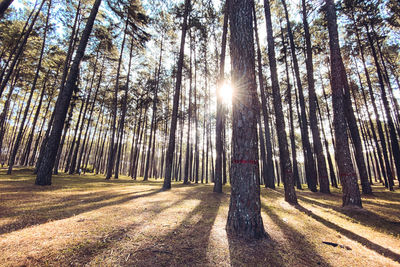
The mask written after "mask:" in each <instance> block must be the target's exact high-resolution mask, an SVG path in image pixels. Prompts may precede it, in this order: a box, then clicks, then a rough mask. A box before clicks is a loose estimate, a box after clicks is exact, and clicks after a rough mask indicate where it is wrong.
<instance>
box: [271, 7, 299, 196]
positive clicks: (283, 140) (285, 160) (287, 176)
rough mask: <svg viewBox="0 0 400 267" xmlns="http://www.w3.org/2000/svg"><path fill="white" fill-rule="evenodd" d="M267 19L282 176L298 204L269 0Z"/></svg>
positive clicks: (286, 194)
mask: <svg viewBox="0 0 400 267" xmlns="http://www.w3.org/2000/svg"><path fill="white" fill-rule="evenodd" d="M264 11H265V21H266V27H267V42H268V59H269V66H270V71H271V81H272V92H273V102H274V109H275V118H276V132H277V135H278V143H279V159H280V164H281V177H282V179H283V181H284V184H285V200H286V201H287V202H289V203H291V204H297V196H296V191H294V187H293V186H294V182H293V172H292V163H291V161H290V156H289V149H288V143H287V135H286V130H285V119H284V116H283V110H282V98H281V93H280V89H279V81H278V70H277V66H276V57H275V44H274V36H273V31H272V21H271V9H270V4H269V0H264Z"/></svg>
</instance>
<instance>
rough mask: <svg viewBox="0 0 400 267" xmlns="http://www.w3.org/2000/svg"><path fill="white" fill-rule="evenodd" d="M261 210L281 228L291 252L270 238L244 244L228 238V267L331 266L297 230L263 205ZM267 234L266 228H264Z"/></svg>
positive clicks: (241, 241)
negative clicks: (229, 265) (229, 263)
mask: <svg viewBox="0 0 400 267" xmlns="http://www.w3.org/2000/svg"><path fill="white" fill-rule="evenodd" d="M261 208H262V209H263V210H264V211H265V212H266V214H267V215H268V216H269V217H270V218H271V220H272V221H273V222H274V223H275V224H276V225H277V226H278V227H279V228H281V230H282V232H283V233H284V235H285V237H286V240H287V241H288V243H289V246H290V249H288V250H287V248H284V247H282V245H281V244H280V242H277V241H275V240H273V239H264V240H260V241H254V242H244V241H243V240H238V239H237V238H232V237H229V236H228V239H229V250H230V257H231V265H233V266H243V265H258V266H259V265H260V263H261V265H262V266H294V265H301V266H330V264H329V263H327V262H326V261H325V259H324V258H323V257H322V256H320V255H319V254H318V253H317V251H316V248H315V247H314V246H313V245H312V244H311V243H309V242H307V239H306V237H305V236H304V235H303V234H301V233H300V232H299V231H298V230H296V229H294V228H293V227H291V226H290V225H288V224H287V223H285V222H284V221H283V220H281V218H279V216H278V215H277V214H276V213H275V212H274V211H273V209H271V208H270V207H268V206H266V205H265V204H264V203H261ZM267 232H268V229H267Z"/></svg>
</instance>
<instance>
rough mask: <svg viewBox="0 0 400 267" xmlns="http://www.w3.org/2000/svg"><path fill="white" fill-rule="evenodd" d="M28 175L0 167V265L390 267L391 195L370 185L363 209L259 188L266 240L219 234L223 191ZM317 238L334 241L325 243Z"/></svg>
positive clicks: (398, 205) (394, 234)
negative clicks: (43, 182)
mask: <svg viewBox="0 0 400 267" xmlns="http://www.w3.org/2000/svg"><path fill="white" fill-rule="evenodd" d="M33 183H34V176H33V175H32V170H28V169H19V170H18V169H17V170H16V171H15V172H14V174H13V175H12V176H7V175H5V169H1V170H0V251H1V253H0V265H1V266H46V265H48V266H363V267H365V266H400V214H399V211H400V191H399V190H398V191H396V192H389V191H386V190H384V188H382V187H380V186H374V187H373V190H374V192H375V193H374V196H368V197H363V205H364V209H359V210H349V209H343V208H341V207H340V203H341V194H340V191H338V190H334V192H333V193H332V194H331V195H328V196H326V195H323V194H320V193H312V192H309V191H307V190H304V191H300V192H299V191H298V198H299V203H300V205H299V206H297V207H293V206H290V205H288V204H287V203H286V202H285V201H284V200H283V188H282V187H280V188H278V189H277V190H270V189H265V188H262V190H261V192H262V196H261V199H262V214H263V220H264V226H265V229H266V231H267V233H268V235H269V238H268V239H264V240H260V241H253V242H245V241H243V240H237V239H235V238H232V237H228V236H227V235H226V232H225V222H226V216H227V213H228V204H229V187H225V188H224V194H222V195H218V194H214V193H212V187H211V186H210V185H201V184H191V185H187V186H184V185H181V184H177V183H174V184H173V189H172V190H170V191H167V192H162V191H160V190H159V189H160V188H161V185H162V182H161V181H159V180H158V181H157V180H150V181H149V182H141V181H132V180H131V179H129V178H128V177H122V178H120V179H119V180H111V181H106V180H104V178H103V177H102V176H95V175H83V176H69V175H59V176H55V177H54V183H53V185H52V186H50V187H38V186H34V185H33ZM323 242H331V243H335V244H338V246H336V247H334V246H331V245H327V244H325V243H323Z"/></svg>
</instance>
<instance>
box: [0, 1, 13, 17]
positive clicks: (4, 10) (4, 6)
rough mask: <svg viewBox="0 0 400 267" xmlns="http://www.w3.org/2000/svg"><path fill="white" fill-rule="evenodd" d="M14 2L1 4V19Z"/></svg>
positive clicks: (2, 2)
mask: <svg viewBox="0 0 400 267" xmlns="http://www.w3.org/2000/svg"><path fill="white" fill-rule="evenodd" d="M13 1H14V0H3V1H1V2H0V18H1V17H3V15H4V12H6V10H7V8H8V7H9V6H10V5H11V3H12V2H13Z"/></svg>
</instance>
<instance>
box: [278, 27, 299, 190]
mask: <svg viewBox="0 0 400 267" xmlns="http://www.w3.org/2000/svg"><path fill="white" fill-rule="evenodd" d="M281 38H282V45H283V58H284V61H285V72H286V83H287V89H286V90H287V98H288V104H289V124H290V130H289V131H290V144H291V149H292V163H293V180H294V182H295V183H296V186H297V189H302V188H301V182H300V175H299V168H298V164H297V153H296V140H295V137H294V118H293V105H292V89H291V88H292V87H291V84H290V78H289V64H288V61H287V49H286V42H285V38H284V36H283V29H282V27H281ZM295 94H296V92H295ZM296 97H297V95H296Z"/></svg>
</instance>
